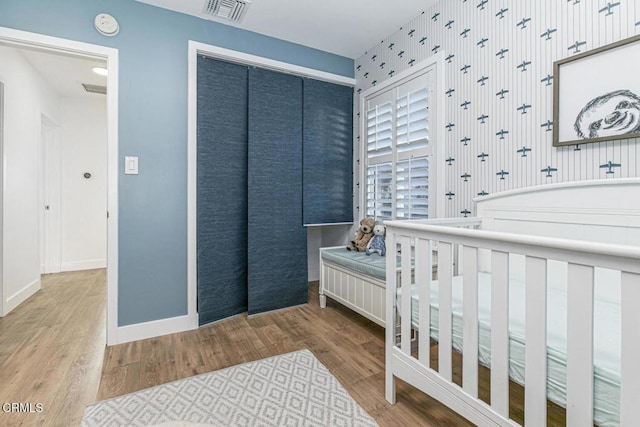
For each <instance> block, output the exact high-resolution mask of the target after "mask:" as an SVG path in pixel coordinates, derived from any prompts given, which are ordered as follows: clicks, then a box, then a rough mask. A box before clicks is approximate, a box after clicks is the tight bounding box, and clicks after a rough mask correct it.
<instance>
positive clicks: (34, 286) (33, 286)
mask: <svg viewBox="0 0 640 427" xmlns="http://www.w3.org/2000/svg"><path fill="white" fill-rule="evenodd" d="M39 290H40V279H37V280H35V281H34V282H32V283H30V284H28V285H27V286H25V287H24V288H22V289H20V290H19V291H18V292H16V293H15V294H13V295H11V296H10V297H8V298H7V300H6V301H3V304H2V305H3V306H4V310H2V316H6V315H7V314H9V313H10V312H11V310H13V309H14V308H16V307H17V306H19V305H20V304H22V303H23V302H25V301H26V300H27V299H28V298H29V297H30V296H31V295H33V294H35V293H36V292H38V291H39Z"/></svg>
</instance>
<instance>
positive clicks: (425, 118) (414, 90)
mask: <svg viewBox="0 0 640 427" xmlns="http://www.w3.org/2000/svg"><path fill="white" fill-rule="evenodd" d="M431 77H432V75H431V73H428V72H427V73H425V74H423V75H420V76H418V77H415V78H411V79H409V80H407V81H404V82H402V83H401V84H399V85H398V86H396V87H394V88H392V89H389V90H388V91H386V92H383V93H381V94H379V95H376V96H374V97H372V98H371V99H368V100H367V103H366V108H367V118H366V120H367V122H366V123H367V141H366V161H367V165H366V171H367V176H366V178H367V186H366V196H365V197H366V214H367V216H368V217H373V218H374V219H376V220H387V219H426V218H429V211H430V210H433V209H432V208H433V207H432V206H430V203H429V180H430V178H431V177H430V174H433V164H431V166H432V167H431V168H430V167H429V166H430V163H429V160H430V157H431V156H432V155H433V147H432V144H431V141H430V140H429V136H430V129H429V125H430V120H431V115H430V111H429V104H430V93H431V92H430V84H431Z"/></svg>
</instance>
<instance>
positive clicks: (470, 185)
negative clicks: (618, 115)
mask: <svg viewBox="0 0 640 427" xmlns="http://www.w3.org/2000/svg"><path fill="white" fill-rule="evenodd" d="M639 33H640V1H639V0H620V1H609V0H597V1H596V0H535V1H531V0H441V1H440V2H438V3H436V4H435V5H434V6H433V7H431V8H430V9H428V10H426V11H424V12H422V13H421V14H420V15H419V16H417V17H416V18H414V19H413V20H412V21H410V22H409V23H407V24H406V25H405V26H403V27H402V28H400V29H399V30H398V31H396V32H395V33H394V34H392V35H390V36H389V37H387V38H386V39H384V40H382V41H381V42H380V43H378V44H376V45H375V46H374V47H372V48H371V49H369V50H368V51H367V52H365V54H364V55H362V56H361V57H359V58H358V59H357V60H356V63H355V67H356V79H357V84H356V92H357V93H360V92H361V91H363V90H366V89H368V88H370V87H371V86H373V85H376V84H378V83H380V82H382V81H384V80H385V79H388V78H390V77H391V76H393V75H394V74H396V73H399V72H401V71H404V70H406V69H408V68H410V67H411V66H413V64H414V63H419V62H420V61H422V60H424V59H426V58H428V57H429V56H431V55H433V54H434V53H436V52H440V51H444V53H445V56H446V58H447V59H446V65H445V70H446V73H445V76H446V77H445V78H446V84H445V85H446V87H447V90H446V92H445V93H443V94H442V96H443V97H445V108H446V109H445V121H446V123H445V124H446V127H445V129H444V132H443V134H444V138H443V140H442V141H438V143H441V144H443V145H444V147H445V159H447V160H446V161H445V162H444V164H442V165H440V164H439V165H438V167H443V168H445V176H446V181H445V183H444V185H443V186H442V187H441V191H440V192H441V193H442V194H439V195H438V196H440V197H442V199H443V200H444V202H445V212H446V216H448V217H452V216H467V215H473V214H475V208H474V204H473V201H472V200H473V198H474V197H477V196H478V195H483V194H491V193H496V192H499V191H503V190H508V189H513V188H519V187H527V186H532V185H539V184H546V183H553V182H562V181H574V180H587V179H598V178H621V177H635V176H640V164H639V163H640V162H639V157H640V149H638V146H637V144H638V142H640V139H625V140H619V141H611V142H602V143H592V144H585V145H580V146H571V147H563V148H554V147H552V129H553V123H552V121H553V77H552V74H553V62H554V61H556V60H558V59H562V58H566V57H568V56H571V55H573V54H576V53H580V52H585V51H588V50H590V49H593V48H597V47H600V46H603V45H606V44H609V43H613V42H615V41H618V40H622V39H625V38H628V37H631V36H634V35H636V34H639ZM612 66H615V65H612ZM639 69H640V65H639ZM603 78H606V76H603ZM355 106H356V107H355V108H356V119H358V120H359V116H360V114H359V111H358V109H359V106H360V103H359V101H358V102H356V103H355ZM354 125H356V126H355V129H356V136H358V137H359V136H360V135H359V131H358V129H359V123H354ZM362 139H363V140H364V137H363V138H362ZM359 143H360V138H356V144H359ZM355 152H356V153H360V150H359V147H358V146H356V147H355ZM609 162H612V163H613V164H619V165H620V166H614V167H608V165H609ZM359 164H360V161H359V160H358V161H357V162H356V165H359ZM358 172H359V171H358ZM357 176H360V175H357Z"/></svg>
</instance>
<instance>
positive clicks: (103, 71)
mask: <svg viewBox="0 0 640 427" xmlns="http://www.w3.org/2000/svg"><path fill="white" fill-rule="evenodd" d="M92 70H93V72H94V73H96V74H100V75H101V76H106V75H107V74H109V72H108V71H107V69H106V68H104V67H93V68H92Z"/></svg>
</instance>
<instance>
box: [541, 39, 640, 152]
mask: <svg viewBox="0 0 640 427" xmlns="http://www.w3.org/2000/svg"><path fill="white" fill-rule="evenodd" d="M638 58H640V35H638V36H634V37H630V38H628V39H624V40H621V41H618V42H616V43H612V44H609V45H606V46H602V47H599V48H597V49H593V50H590V51H588V52H584V53H581V54H577V55H573V56H571V57H569V58H565V59H561V60H559V61H556V62H554V64H553V82H554V85H553V146H554V147H562V146H567V145H576V144H585V143H593V142H602V141H612V140H620V139H626V138H636V137H640V78H638Z"/></svg>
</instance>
